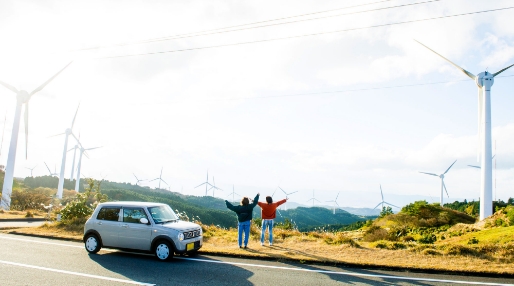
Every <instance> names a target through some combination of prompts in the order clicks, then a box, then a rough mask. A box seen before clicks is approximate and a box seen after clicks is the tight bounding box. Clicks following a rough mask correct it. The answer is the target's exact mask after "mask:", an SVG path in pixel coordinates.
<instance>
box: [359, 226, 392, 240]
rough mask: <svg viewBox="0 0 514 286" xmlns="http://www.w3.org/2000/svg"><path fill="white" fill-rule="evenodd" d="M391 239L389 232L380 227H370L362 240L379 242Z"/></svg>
mask: <svg viewBox="0 0 514 286" xmlns="http://www.w3.org/2000/svg"><path fill="white" fill-rule="evenodd" d="M388 238H389V233H388V232H387V230H385V229H383V228H381V227H379V226H372V227H370V228H369V229H368V230H367V231H366V232H365V233H364V236H363V237H362V239H363V240H364V241H369V242H373V241H377V240H386V239H388Z"/></svg>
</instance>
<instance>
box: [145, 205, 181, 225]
mask: <svg viewBox="0 0 514 286" xmlns="http://www.w3.org/2000/svg"><path fill="white" fill-rule="evenodd" d="M148 211H149V212H150V215H151V216H152V218H153V220H154V222H155V223H165V222H170V221H176V220H178V217H177V215H176V214H175V213H174V212H173V210H172V209H171V208H170V206H168V205H164V206H158V207H151V208H148Z"/></svg>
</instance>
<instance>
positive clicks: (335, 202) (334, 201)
mask: <svg viewBox="0 0 514 286" xmlns="http://www.w3.org/2000/svg"><path fill="white" fill-rule="evenodd" d="M338 197H339V193H337V196H336V199H335V200H333V201H327V203H334V204H335V205H334V214H336V205H337V206H338V207H340V206H339V204H338V203H337V198H338Z"/></svg>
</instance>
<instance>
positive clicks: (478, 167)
mask: <svg viewBox="0 0 514 286" xmlns="http://www.w3.org/2000/svg"><path fill="white" fill-rule="evenodd" d="M468 166H469V167H473V168H477V169H480V166H475V165H468Z"/></svg>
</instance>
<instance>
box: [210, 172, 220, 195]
mask: <svg viewBox="0 0 514 286" xmlns="http://www.w3.org/2000/svg"><path fill="white" fill-rule="evenodd" d="M212 184H213V185H212V187H211V188H210V189H209V191H210V190H212V197H214V191H216V190H220V191H222V192H223V190H222V189H220V188H218V187H216V182H215V181H214V176H213V177H212Z"/></svg>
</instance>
